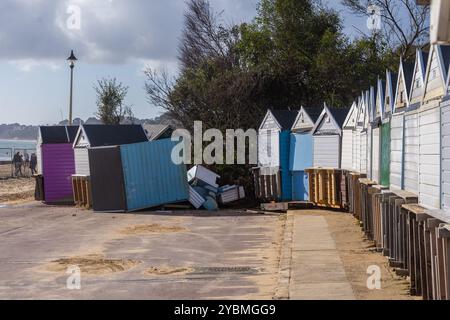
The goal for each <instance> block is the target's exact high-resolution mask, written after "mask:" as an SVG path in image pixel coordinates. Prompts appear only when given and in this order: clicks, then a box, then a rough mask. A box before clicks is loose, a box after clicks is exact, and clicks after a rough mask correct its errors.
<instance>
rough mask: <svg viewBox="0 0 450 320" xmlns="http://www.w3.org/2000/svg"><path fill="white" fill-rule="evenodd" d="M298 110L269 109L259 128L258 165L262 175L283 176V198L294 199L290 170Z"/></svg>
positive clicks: (286, 199) (284, 199)
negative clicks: (293, 127) (291, 143)
mask: <svg viewBox="0 0 450 320" xmlns="http://www.w3.org/2000/svg"><path fill="white" fill-rule="evenodd" d="M297 115H298V111H290V110H270V109H269V110H268V111H267V113H266V115H265V117H264V119H263V121H262V123H261V126H260V127H259V130H258V165H259V167H260V174H261V175H278V172H279V174H280V176H281V200H283V201H289V200H291V199H292V177H291V173H290V171H289V158H290V156H289V153H290V139H291V128H292V125H293V124H294V121H295V119H296V118H297Z"/></svg>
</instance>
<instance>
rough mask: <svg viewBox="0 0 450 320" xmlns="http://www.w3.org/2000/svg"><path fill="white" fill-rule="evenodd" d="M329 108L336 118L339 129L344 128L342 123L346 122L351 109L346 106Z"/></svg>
mask: <svg viewBox="0 0 450 320" xmlns="http://www.w3.org/2000/svg"><path fill="white" fill-rule="evenodd" d="M328 110H330V112H331V114H332V115H333V118H334V120H336V123H337V124H338V126H339V129H342V125H343V124H344V122H345V118H347V114H348V112H349V111H350V108H349V107H345V108H336V107H328Z"/></svg>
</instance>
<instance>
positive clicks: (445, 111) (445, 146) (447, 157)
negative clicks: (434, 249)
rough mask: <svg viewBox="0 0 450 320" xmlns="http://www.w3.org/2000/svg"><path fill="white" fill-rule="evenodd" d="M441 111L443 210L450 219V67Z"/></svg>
mask: <svg viewBox="0 0 450 320" xmlns="http://www.w3.org/2000/svg"><path fill="white" fill-rule="evenodd" d="M445 88H446V89H445V95H444V98H443V99H442V102H441V105H440V109H441V179H442V180H441V209H442V210H443V211H444V214H445V216H446V217H448V218H450V67H449V69H447V82H446V87H445Z"/></svg>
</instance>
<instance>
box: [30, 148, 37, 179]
mask: <svg viewBox="0 0 450 320" xmlns="http://www.w3.org/2000/svg"><path fill="white" fill-rule="evenodd" d="M36 166H37V156H36V154H35V153H32V154H31V160H30V169H31V175H35V174H37V170H36Z"/></svg>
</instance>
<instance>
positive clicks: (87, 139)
mask: <svg viewBox="0 0 450 320" xmlns="http://www.w3.org/2000/svg"><path fill="white" fill-rule="evenodd" d="M146 141H148V138H147V135H146V133H145V131H144V129H143V128H142V126H141V125H82V126H80V128H79V130H78V133H77V135H76V138H75V142H74V143H73V148H74V153H75V174H77V175H82V176H89V175H90V167H89V153H88V149H89V148H95V147H105V146H116V145H124V144H132V143H138V142H146Z"/></svg>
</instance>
